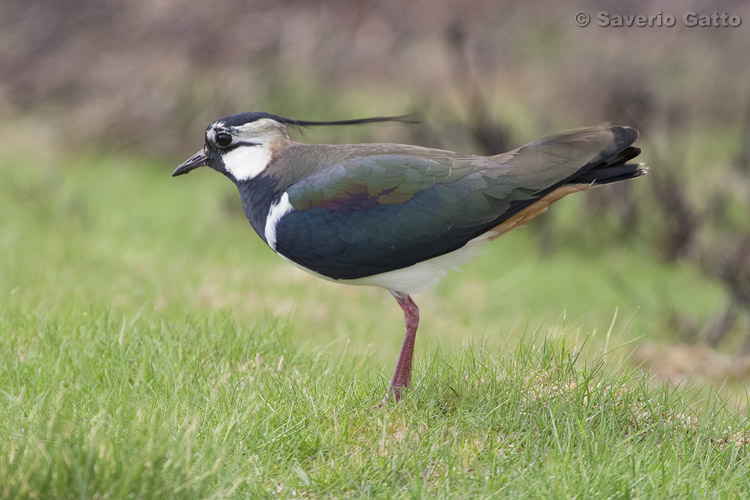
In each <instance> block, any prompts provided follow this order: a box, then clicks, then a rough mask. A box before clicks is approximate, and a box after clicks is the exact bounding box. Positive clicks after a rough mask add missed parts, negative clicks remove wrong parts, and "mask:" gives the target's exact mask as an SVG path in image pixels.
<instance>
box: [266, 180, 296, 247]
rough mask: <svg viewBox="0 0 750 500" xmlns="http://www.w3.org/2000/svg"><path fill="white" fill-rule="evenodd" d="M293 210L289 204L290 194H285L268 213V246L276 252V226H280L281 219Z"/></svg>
mask: <svg viewBox="0 0 750 500" xmlns="http://www.w3.org/2000/svg"><path fill="white" fill-rule="evenodd" d="M292 210H294V207H293V206H292V204H291V203H289V194H288V193H284V194H282V195H281V198H279V200H278V201H277V202H276V203H274V204H273V205H271V209H270V210H269V211H268V216H267V217H266V228H265V231H264V233H265V237H266V241H267V242H268V246H270V247H271V248H273V249H274V250H276V226H277V225H278V223H279V221H280V220H281V218H282V217H284V216H285V215H286V214H288V213H289V212H291V211H292Z"/></svg>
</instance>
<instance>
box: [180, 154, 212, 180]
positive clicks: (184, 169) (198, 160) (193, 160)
mask: <svg viewBox="0 0 750 500" xmlns="http://www.w3.org/2000/svg"><path fill="white" fill-rule="evenodd" d="M207 165H208V157H206V151H205V150H204V149H201V150H200V151H198V152H197V153H195V154H194V155H193V156H191V157H190V158H188V159H187V160H186V161H185V162H183V163H182V165H180V166H179V167H177V168H176V169H174V172H172V177H177V176H178V175H182V174H186V173H188V172H190V171H191V170H195V169H196V168H198V167H205V166H207Z"/></svg>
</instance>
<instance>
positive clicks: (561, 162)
mask: <svg viewBox="0 0 750 500" xmlns="http://www.w3.org/2000/svg"><path fill="white" fill-rule="evenodd" d="M386 121H396V122H399V121H401V122H403V121H407V122H408V121H412V120H410V119H409V115H404V116H383V117H373V118H359V119H351V120H337V121H309V120H296V119H291V118H285V117H282V116H279V115H276V114H272V113H268V112H262V111H253V112H246V113H239V114H234V115H230V116H226V117H224V118H221V119H219V120H216V121H214V122H213V123H211V124H210V125H209V126H208V127H207V128H206V131H205V137H204V145H203V148H202V149H201V150H200V151H199V152H198V153H196V154H195V155H193V156H191V157H190V158H189V159H188V160H186V161H185V162H184V163H182V164H181V165H179V166H178V167H177V168H176V169H175V170H174V172H173V173H172V176H179V175H184V174H187V173H188V172H191V171H192V170H194V169H196V168H198V167H203V166H207V167H210V168H211V169H213V170H216V171H218V172H220V173H221V174H223V175H224V176H225V177H227V178H229V180H231V181H232V182H233V183H234V184H235V185H236V186H237V188H238V190H239V193H240V198H241V200H242V207H243V209H244V212H245V215H246V217H247V219H248V221H249V222H250V225H251V226H252V228H253V229H254V230H255V232H256V233H257V234H258V236H260V238H261V239H262V240H263V241H264V242H265V243H266V244H267V245H268V246H269V247H270V248H271V249H272V250H273V251H274V252H275V253H276V254H278V255H279V256H280V257H281V258H282V259H284V260H286V261H288V262H290V263H292V264H294V265H296V266H297V267H299V268H301V269H303V270H304V271H306V272H308V273H310V274H312V275H314V276H317V277H319V278H323V279H325V280H329V281H333V282H336V283H342V284H350V285H370V286H376V287H381V288H384V289H386V290H388V291H389V292H390V293H391V295H392V296H393V297H394V298H395V299H396V302H398V304H399V306H400V307H401V309H402V310H403V314H404V325H405V332H404V339H403V342H402V345H401V351H400V353H399V357H398V360H397V362H396V367H395V369H394V372H393V376H392V377H391V382H390V386H389V388H388V391H387V393H386V400H394V401H399V400H400V399H401V397H402V393H403V390H404V389H405V388H407V387H409V386H410V385H411V373H412V361H413V354H414V342H415V338H416V333H417V328H418V326H419V307H418V306H417V304H416V303H415V302H414V300H413V299H412V295H413V294H415V293H418V292H424V291H429V290H430V289H431V288H432V287H434V286H435V285H436V284H437V282H438V281H439V280H440V279H441V278H442V277H443V276H444V275H445V274H446V273H447V271H448V270H450V269H454V268H456V267H457V266H458V265H459V264H461V263H463V262H465V261H467V260H468V259H470V258H471V257H472V256H473V255H474V254H475V251H476V250H477V248H478V247H480V246H482V245H485V244H486V243H488V242H490V241H492V240H494V239H496V238H498V237H499V236H501V235H503V234H504V233H507V232H508V231H510V230H512V229H515V228H517V227H519V226H521V225H523V224H525V223H527V222H529V221H530V220H531V219H533V218H535V217H537V216H538V215H540V214H541V213H542V212H544V211H545V210H546V209H547V207H548V206H549V205H551V204H552V203H554V202H556V201H558V200H560V199H561V198H563V197H565V196H567V195H568V194H571V193H575V192H579V191H586V190H589V189H592V188H595V187H597V186H601V185H604V184H611V183H614V182H619V181H625V180H629V179H633V178H636V177H640V176H642V175H644V174H645V173H646V172H647V169H646V167H644V164H643V163H631V162H630V160H632V159H633V158H635V157H636V156H638V155H639V154H640V152H641V150H640V148H638V147H636V146H633V143H634V142H635V141H636V139H637V138H638V131H637V130H635V129H633V128H630V127H626V126H604V125H599V126H593V127H586V128H579V129H574V130H569V131H566V132H561V133H557V134H554V135H551V136H548V137H545V138H542V139H539V140H537V141H535V142H532V143H529V144H526V145H524V146H520V147H518V148H516V149H513V150H512V151H508V152H506V153H502V154H497V155H493V156H481V155H471V154H461V153H455V152H452V151H446V150H441V149H432V148H426V147H421V146H414V145H408V144H389V143H364V144H307V143H302V142H296V141H294V140H292V139H291V138H290V134H289V130H290V128H292V129H294V128H296V129H299V128H301V127H314V126H334V125H338V126H341V125H358V124H364V123H375V122H386Z"/></svg>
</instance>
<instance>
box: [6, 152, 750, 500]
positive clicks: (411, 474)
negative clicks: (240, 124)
mask: <svg viewBox="0 0 750 500" xmlns="http://www.w3.org/2000/svg"><path fill="white" fill-rule="evenodd" d="M14 160H15V161H14ZM169 167H170V166H168V165H159V168H155V165H154V162H148V161H145V160H141V161H136V160H135V159H130V160H128V159H123V158H119V157H101V156H99V157H88V158H83V159H81V158H76V159H66V158H62V159H60V158H58V157H55V156H45V155H44V153H43V152H34V153H33V154H30V155H27V157H25V158H24V160H23V162H21V161H19V158H18V157H16V158H8V159H7V160H6V162H5V163H4V164H3V165H2V166H0V180H1V182H0V213H1V214H2V216H1V217H0V353H2V356H3V360H4V363H2V364H0V498H204V497H215V498H225V497H239V498H243V497H247V496H250V497H266V496H279V497H291V496H303V497H310V496H312V497H322V496H331V497H346V496H350V497H357V496H373V497H381V498H386V497H392V496H395V497H408V498H411V497H420V496H422V497H428V498H429V497H436V496H439V497H442V496H455V497H462V498H467V497H475V496H487V497H491V496H495V495H498V493H499V494H500V495H503V496H508V497H511V498H515V497H521V496H526V497H537V498H553V497H563V498H568V497H581V498H586V497H588V498H604V497H611V498H633V497H636V498H654V497H672V498H674V497H700V498H705V497H712V496H715V497H721V498H726V497H733V496H734V497H744V496H746V495H747V492H748V491H749V489H750V462H749V459H748V457H747V451H746V447H745V444H744V443H745V439H746V434H747V433H748V431H750V428H749V427H750V426H749V425H748V422H747V420H745V419H744V417H741V416H740V415H739V414H733V413H731V412H729V411H727V409H726V408H725V406H724V405H723V404H722V403H721V399H720V398H719V397H717V396H715V395H713V394H708V395H707V394H706V391H703V392H700V393H699V392H697V391H694V390H687V391H682V390H681V391H674V390H671V389H668V388H663V387H649V383H648V378H647V377H646V378H644V377H641V376H640V375H639V372H638V370H637V368H633V367H631V366H630V365H629V364H627V356H626V355H627V352H628V349H629V345H630V344H629V343H630V342H631V341H633V340H636V341H637V340H638V339H641V338H647V339H654V338H657V339H658V338H662V339H663V338H669V332H665V331H664V325H665V320H664V317H663V308H664V307H663V306H660V305H659V304H665V303H666V302H667V300H666V299H665V297H666V298H667V299H668V302H669V304H670V307H674V308H677V309H681V310H683V311H689V312H691V313H693V314H708V313H710V311H711V310H712V306H713V305H715V304H716V303H718V302H719V301H721V300H722V295H721V293H720V292H719V290H718V289H716V288H715V287H714V286H712V285H711V284H709V283H707V282H705V280H703V279H702V278H701V277H700V276H699V275H698V274H697V273H695V272H694V271H693V270H691V269H690V268H687V267H665V266H663V265H660V264H659V263H657V262H655V261H654V260H653V259H651V258H650V257H649V256H648V254H644V253H643V252H642V251H640V250H639V249H638V248H623V247H622V246H612V247H608V246H606V245H602V249H601V251H600V252H598V253H595V254H590V253H585V252H584V253H581V252H575V251H573V250H572V249H570V248H567V247H563V248H561V249H560V250H559V251H558V252H557V253H556V254H555V256H554V258H551V257H548V256H544V255H543V254H541V253H540V252H538V251H537V250H536V248H535V246H534V244H533V242H532V240H531V238H529V235H528V230H521V231H517V232H515V233H511V234H509V235H507V237H504V238H501V239H500V240H499V241H497V242H495V243H494V244H493V245H492V246H491V247H488V249H487V250H486V251H485V252H484V254H483V255H482V256H481V257H480V258H478V259H477V260H476V261H474V262H473V263H471V264H469V265H466V266H464V268H463V269H464V270H463V272H461V273H453V274H451V275H450V276H449V277H448V278H447V279H446V280H445V281H444V282H443V284H442V285H441V286H440V288H439V289H438V290H437V292H436V293H435V294H433V295H427V296H424V297H418V303H419V304H420V306H421V308H422V317H423V322H422V325H421V329H420V333H419V335H418V341H417V344H418V348H417V364H416V367H415V370H416V371H415V382H416V383H415V387H414V388H413V390H411V391H409V392H408V393H407V395H406V397H405V399H404V400H403V401H402V402H401V403H400V404H398V405H389V406H387V407H385V408H383V409H377V408H374V407H375V406H376V405H377V404H378V403H379V401H380V398H381V396H382V395H383V394H384V391H385V387H386V384H387V381H388V375H389V372H390V370H391V369H392V364H393V363H394V361H395V356H396V354H397V352H398V348H399V346H400V340H401V330H402V324H401V321H402V318H401V316H400V310H399V309H398V307H397V306H396V304H395V302H394V301H393V300H392V298H391V297H390V296H388V294H387V293H385V292H383V291H379V290H374V289H367V288H354V287H342V286H338V285H334V284H329V283H325V282H323V281H320V280H316V279H315V278H312V277H309V276H307V275H305V274H304V273H302V272H301V271H298V270H296V269H294V268H293V267H291V266H289V265H288V264H285V263H284V262H282V261H281V260H280V259H278V257H276V256H275V255H273V253H272V252H271V251H270V250H268V249H267V248H265V247H264V246H263V245H262V242H260V240H259V239H258V238H257V237H256V236H255V235H254V234H252V231H251V230H250V228H249V226H248V224H247V222H246V221H244V219H243V218H242V216H241V210H240V205H239V201H238V200H237V195H236V193H235V192H234V187H233V186H231V184H230V183H228V182H227V181H226V180H225V179H222V178H220V177H219V176H217V175H215V174H214V175H212V172H207V171H206V172H196V173H194V174H191V175H190V176H188V177H187V178H180V179H171V178H169V176H168V174H169V171H170V168H169ZM562 203H563V204H565V203H568V200H566V201H565V202H562ZM571 203H575V201H574V200H571ZM572 206H573V205H568V207H572ZM560 208H561V209H562V210H561V214H564V213H565V211H566V210H569V209H570V208H564V206H563V205H562V204H561V207H560ZM553 210H554V209H553ZM623 280H624V282H625V283H626V284H625V285H624V284H623ZM615 311H618V313H617V314H618V320H617V321H615V322H614V326H612V327H611V328H610V325H611V324H612V319H613V316H614V315H615ZM622 345H625V347H624V348H620V349H615V348H616V347H618V346H622ZM613 351H614V352H613Z"/></svg>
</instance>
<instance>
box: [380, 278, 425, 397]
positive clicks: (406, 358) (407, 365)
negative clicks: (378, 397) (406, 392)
mask: <svg viewBox="0 0 750 500" xmlns="http://www.w3.org/2000/svg"><path fill="white" fill-rule="evenodd" d="M391 294H392V295H393V296H394V297H395V299H396V301H397V302H398V305H400V306H401V309H403V310H404V323H405V324H406V333H405V334H404V343H403V344H402V345H401V354H399V356H398V361H397V362H396V369H395V370H394V371H393V378H392V379H391V387H390V389H389V391H388V396H387V398H391V397H392V398H393V399H394V400H396V401H398V400H399V399H401V388H402V387H409V385H411V362H412V358H413V357H414V339H415V338H416V336H417V327H418V326H419V308H418V307H417V304H415V303H414V301H413V300H412V298H411V297H409V295H407V294H405V293H399V292H391Z"/></svg>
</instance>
